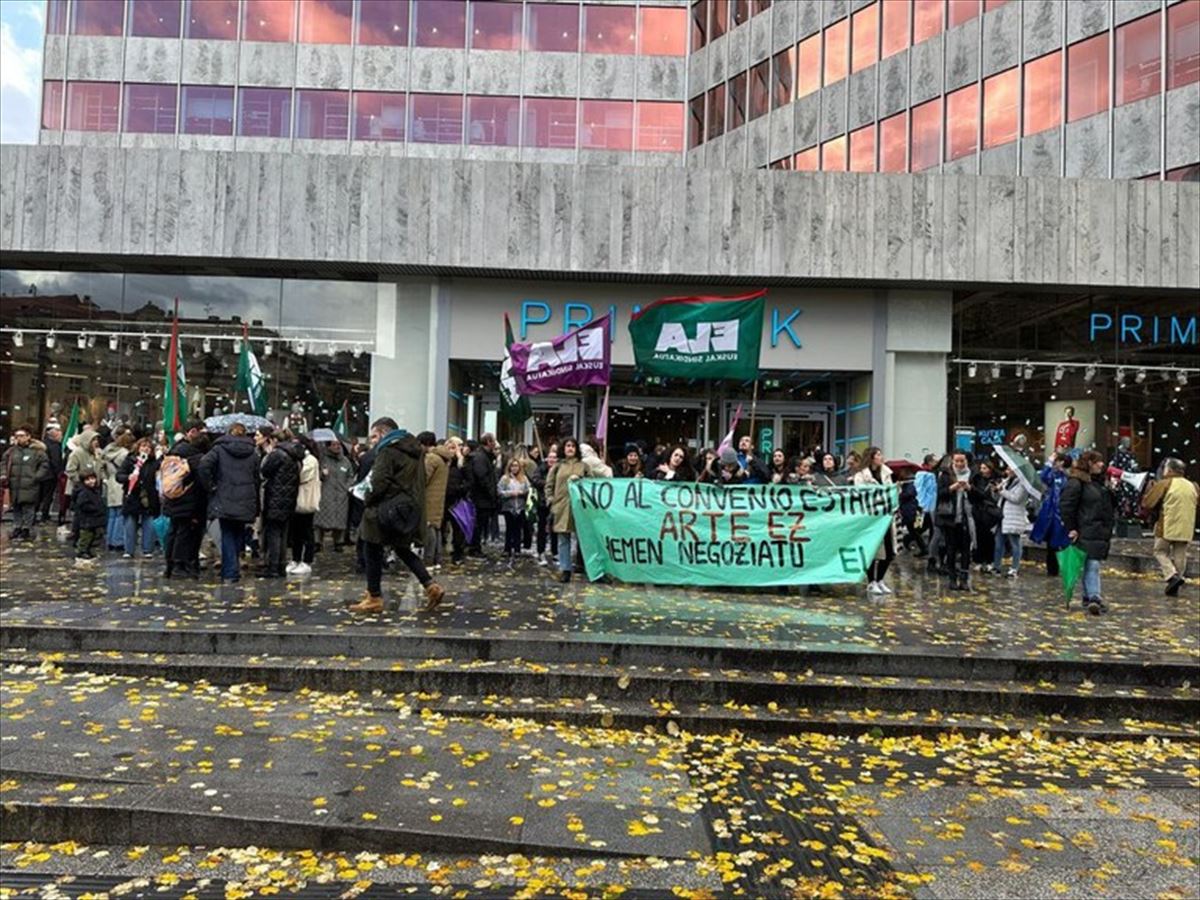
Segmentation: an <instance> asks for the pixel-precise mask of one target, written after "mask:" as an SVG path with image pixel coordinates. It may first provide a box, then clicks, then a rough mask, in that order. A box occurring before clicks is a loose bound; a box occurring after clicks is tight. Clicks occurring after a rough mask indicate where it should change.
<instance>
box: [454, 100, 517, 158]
mask: <svg viewBox="0 0 1200 900" xmlns="http://www.w3.org/2000/svg"><path fill="white" fill-rule="evenodd" d="M520 130H521V101H520V100H519V99H518V98H516V97H468V98H467V143H468V144H474V145H475V146H478V147H516V146H518V144H519V143H520V141H519V138H520Z"/></svg>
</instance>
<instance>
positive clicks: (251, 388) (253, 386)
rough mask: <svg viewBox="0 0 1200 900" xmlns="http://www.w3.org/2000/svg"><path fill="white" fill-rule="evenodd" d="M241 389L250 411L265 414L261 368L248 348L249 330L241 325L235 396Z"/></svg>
mask: <svg viewBox="0 0 1200 900" xmlns="http://www.w3.org/2000/svg"><path fill="white" fill-rule="evenodd" d="M242 391H245V392H246V397H247V398H248V399H249V400H250V411H251V412H253V413H254V414H255V415H256V416H265V415H266V414H267V385H266V381H265V380H264V379H263V374H262V370H261V369H260V368H259V367H258V357H256V356H255V355H254V351H253V350H251V349H250V331H249V329H248V328H247V326H246V325H245V324H243V325H242V355H241V356H240V357H239V358H238V370H237V381H235V382H234V384H233V393H234V395H235V396H236V395H237V394H239V393H241V392H242Z"/></svg>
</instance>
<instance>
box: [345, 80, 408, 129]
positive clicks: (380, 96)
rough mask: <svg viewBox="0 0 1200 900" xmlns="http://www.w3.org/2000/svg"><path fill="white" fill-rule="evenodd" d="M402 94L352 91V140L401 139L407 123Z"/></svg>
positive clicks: (405, 107)
mask: <svg viewBox="0 0 1200 900" xmlns="http://www.w3.org/2000/svg"><path fill="white" fill-rule="evenodd" d="M404 101H405V97H404V94H394V93H391V92H388V91H355V92H354V140H356V141H402V140H404V131H405V126H406V124H407V106H406V104H405V102H404Z"/></svg>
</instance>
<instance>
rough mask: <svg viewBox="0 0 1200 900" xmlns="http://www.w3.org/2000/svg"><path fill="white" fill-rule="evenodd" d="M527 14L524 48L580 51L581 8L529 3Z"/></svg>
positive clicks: (568, 5)
mask: <svg viewBox="0 0 1200 900" xmlns="http://www.w3.org/2000/svg"><path fill="white" fill-rule="evenodd" d="M527 9H528V10H529V12H528V15H527V16H526V17H525V48H526V49H527V50H551V51H558V52H560V53H578V52H579V7H578V6H574V5H571V4H567V3H530V4H529V6H528V7H527Z"/></svg>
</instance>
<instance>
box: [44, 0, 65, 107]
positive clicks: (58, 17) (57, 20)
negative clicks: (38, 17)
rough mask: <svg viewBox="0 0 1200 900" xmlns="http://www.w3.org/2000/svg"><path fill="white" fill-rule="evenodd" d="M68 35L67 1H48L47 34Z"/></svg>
mask: <svg viewBox="0 0 1200 900" xmlns="http://www.w3.org/2000/svg"><path fill="white" fill-rule="evenodd" d="M66 33H67V0H46V34H66ZM55 130H57V129H55Z"/></svg>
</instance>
